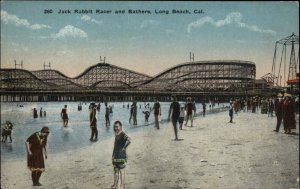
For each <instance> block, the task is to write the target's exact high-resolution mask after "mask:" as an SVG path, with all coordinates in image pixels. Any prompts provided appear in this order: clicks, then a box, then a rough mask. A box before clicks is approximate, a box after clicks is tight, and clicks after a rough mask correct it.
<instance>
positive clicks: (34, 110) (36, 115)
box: [33, 108, 38, 118]
mask: <svg viewBox="0 0 300 189" xmlns="http://www.w3.org/2000/svg"><path fill="white" fill-rule="evenodd" d="M37 117H38V113H37V109H36V108H33V118H37Z"/></svg>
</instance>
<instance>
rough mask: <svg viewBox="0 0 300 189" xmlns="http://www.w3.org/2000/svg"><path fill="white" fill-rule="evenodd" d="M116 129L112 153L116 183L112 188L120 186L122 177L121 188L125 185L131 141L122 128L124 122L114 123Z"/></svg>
mask: <svg viewBox="0 0 300 189" xmlns="http://www.w3.org/2000/svg"><path fill="white" fill-rule="evenodd" d="M114 131H115V134H116V137H115V143H114V150H113V154H112V164H113V166H114V184H113V185H112V186H111V188H118V181H119V179H120V184H121V188H124V187H125V170H124V168H125V167H126V162H127V153H126V149H127V147H128V146H129V144H130V143H131V141H130V138H129V137H128V136H127V135H126V134H125V133H124V131H123V130H122V123H121V122H120V121H116V122H115V123H114Z"/></svg>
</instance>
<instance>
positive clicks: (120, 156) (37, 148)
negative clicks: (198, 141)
mask: <svg viewBox="0 0 300 189" xmlns="http://www.w3.org/2000/svg"><path fill="white" fill-rule="evenodd" d="M270 100H271V99H270ZM274 100H275V101H274V111H275V115H276V116H277V124H276V129H275V130H274V131H275V132H279V128H280V125H281V123H282V120H283V124H284V130H285V133H287V134H290V133H291V130H292V129H295V128H296V120H295V101H294V100H293V99H292V98H291V97H285V98H284V99H282V98H277V99H274ZM246 102H247V101H246ZM253 102H254V101H253ZM244 105H245V106H244V108H246V107H248V106H247V104H246V103H245V104H244ZM241 107H243V106H239V103H238V102H237V101H236V100H234V101H230V106H229V116H230V121H229V122H231V123H232V120H233V115H234V113H236V114H237V113H238V111H239V110H241V109H242V108H241ZM254 107H255V108H256V105H254ZM106 109H107V110H106V111H107V112H110V110H109V107H108V106H107V105H106ZM203 109H205V106H203ZM247 109H248V108H247ZM252 109H253V107H251V111H252V112H253V110H252ZM203 111H204V112H205V110H203ZM244 111H245V109H244ZM136 112H137V103H136V101H134V102H133V104H132V106H131V111H130V118H129V122H131V119H133V124H134V125H136V124H137V121H136ZM144 112H145V111H144ZM144 112H143V113H144ZM150 112H153V115H154V120H155V121H154V127H155V128H156V129H160V125H159V116H161V115H162V112H161V105H160V103H159V102H158V99H155V103H154V105H153V108H152V109H151V110H150ZM150 112H149V111H148V113H147V117H145V121H148V118H149V115H150ZM96 113H97V107H96V105H95V106H91V108H90V116H89V120H90V128H91V137H90V140H91V141H97V140H98V130H97V118H96ZM144 114H145V113H144ZM195 114H196V106H195V102H193V101H192V99H191V98H190V97H189V98H187V101H186V103H185V104H184V105H181V104H180V103H179V102H178V100H177V98H176V96H174V97H173V101H172V102H171V104H170V108H169V112H168V120H169V121H171V123H172V126H173V130H174V136H175V139H174V140H175V141H180V140H183V139H181V138H180V137H179V130H182V127H183V124H184V120H185V124H184V125H185V126H187V123H188V122H189V121H190V123H191V127H193V117H194V115H195ZM204 115H205V113H203V116H204ZM271 115H272V114H271ZM145 116H146V115H145ZM61 117H62V119H63V121H64V125H67V124H68V119H69V118H68V114H67V105H65V106H64V108H63V109H62V111H61ZM146 118H147V119H146ZM113 130H114V133H115V141H114V149H113V152H112V165H113V168H114V179H113V180H114V183H113V185H112V186H111V188H117V187H118V185H121V187H122V188H124V184H125V171H124V168H125V167H126V162H127V158H128V157H127V152H126V149H127V148H128V146H129V145H130V143H131V139H130V137H129V136H128V135H127V134H126V133H125V132H124V131H123V126H122V122H121V121H119V120H118V121H115V122H114V124H113ZM49 133H50V130H49V128H48V127H46V126H45V127H43V128H42V129H41V130H40V131H38V132H35V133H33V134H32V135H30V137H28V139H27V140H26V142H25V144H26V149H27V166H28V168H29V169H30V170H31V177H32V182H33V186H41V185H42V184H41V183H40V182H39V179H40V177H41V175H42V172H43V171H45V163H44V158H45V159H47V150H46V145H47V137H48V135H49Z"/></svg>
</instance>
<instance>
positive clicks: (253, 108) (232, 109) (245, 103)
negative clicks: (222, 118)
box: [229, 96, 299, 134]
mask: <svg viewBox="0 0 300 189" xmlns="http://www.w3.org/2000/svg"><path fill="white" fill-rule="evenodd" d="M259 109H260V110H261V112H260V113H261V114H267V116H268V117H273V116H274V114H275V115H276V117H277V123H276V128H275V130H274V131H275V132H279V129H280V126H281V125H282V123H283V129H284V133H286V134H293V133H292V129H296V117H295V115H296V114H299V98H293V97H292V96H284V97H282V96H280V97H271V98H266V97H251V98H246V99H234V100H233V101H230V105H229V117H230V121H229V122H230V123H232V122H233V121H232V120H233V116H234V113H235V114H238V112H239V111H243V112H246V111H247V112H252V113H256V112H258V111H259Z"/></svg>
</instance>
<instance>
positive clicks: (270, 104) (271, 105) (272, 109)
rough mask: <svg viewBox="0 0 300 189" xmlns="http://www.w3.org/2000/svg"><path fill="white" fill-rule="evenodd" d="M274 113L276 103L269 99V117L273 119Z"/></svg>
mask: <svg viewBox="0 0 300 189" xmlns="http://www.w3.org/2000/svg"><path fill="white" fill-rule="evenodd" d="M273 111H274V103H273V100H272V99H269V102H268V117H269V115H271V117H273Z"/></svg>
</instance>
